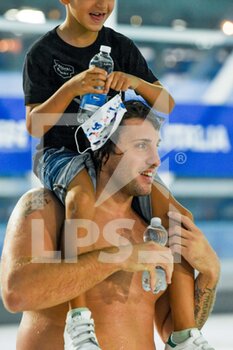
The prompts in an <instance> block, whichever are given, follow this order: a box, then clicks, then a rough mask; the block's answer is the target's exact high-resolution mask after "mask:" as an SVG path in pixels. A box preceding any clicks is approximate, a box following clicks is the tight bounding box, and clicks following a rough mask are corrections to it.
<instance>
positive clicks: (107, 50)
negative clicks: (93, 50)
mask: <svg viewBox="0 0 233 350" xmlns="http://www.w3.org/2000/svg"><path fill="white" fill-rule="evenodd" d="M100 51H101V52H106V53H110V52H111V47H110V46H105V45H101V46H100Z"/></svg>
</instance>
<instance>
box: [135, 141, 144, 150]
mask: <svg viewBox="0 0 233 350" xmlns="http://www.w3.org/2000/svg"><path fill="white" fill-rule="evenodd" d="M135 147H136V148H137V149H142V150H143V149H146V148H147V144H146V143H145V142H139V143H136V145H135Z"/></svg>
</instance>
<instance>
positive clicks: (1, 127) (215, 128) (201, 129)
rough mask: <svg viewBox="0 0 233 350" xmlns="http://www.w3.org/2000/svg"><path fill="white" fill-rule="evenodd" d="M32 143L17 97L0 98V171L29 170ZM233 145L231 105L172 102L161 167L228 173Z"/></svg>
mask: <svg viewBox="0 0 233 350" xmlns="http://www.w3.org/2000/svg"><path fill="white" fill-rule="evenodd" d="M31 144H32V140H31V137H30V136H29V135H28V133H27V131H26V128H25V107H24V103H23V100H22V98H2V99H0V176H6V175H10V176H18V175H23V174H25V173H26V172H28V171H30V170H31V167H32V164H31V163H32V162H31V159H32V151H31V150H32V147H31ZM232 144H233V108H232V107H225V106H206V105H187V104H186V105H177V106H176V107H175V109H174V111H173V113H172V114H171V115H170V116H169V118H167V117H166V122H165V124H164V126H163V128H162V143H161V148H160V155H161V158H162V165H161V170H169V171H172V172H173V173H174V174H175V175H177V176H180V177H212V178H219V177H223V178H227V177H228V178H230V177H232V174H233V152H232ZM163 168H164V169H163Z"/></svg>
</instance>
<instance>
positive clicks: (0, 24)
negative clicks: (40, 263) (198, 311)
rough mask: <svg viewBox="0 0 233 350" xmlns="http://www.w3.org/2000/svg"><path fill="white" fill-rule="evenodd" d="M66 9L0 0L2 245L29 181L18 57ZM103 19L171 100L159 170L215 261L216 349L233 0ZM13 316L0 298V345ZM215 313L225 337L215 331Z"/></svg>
mask: <svg viewBox="0 0 233 350" xmlns="http://www.w3.org/2000/svg"><path fill="white" fill-rule="evenodd" d="M64 16H65V9H64V6H62V5H61V4H60V3H59V1H58V0H50V1H47V0H34V1H33V2H32V1H29V0H8V1H5V2H3V1H1V2H0V253H1V250H2V245H3V241H4V235H5V228H6V223H7V221H8V218H9V215H10V214H11V211H12V209H13V207H14V206H15V204H16V202H17V200H18V199H19V197H20V196H21V194H23V193H24V192H25V191H26V190H28V189H29V188H31V187H32V186H34V185H35V180H34V178H33V176H32V174H31V158H32V154H31V149H32V140H31V138H30V137H29V136H28V134H27V132H26V129H25V114H24V103H23V92H22V66H23V60H24V56H25V54H26V52H27V50H28V48H29V47H30V45H31V44H32V43H33V42H34V41H35V40H36V39H37V38H38V37H39V36H41V35H43V34H44V33H45V32H46V31H48V30H49V29H52V28H53V27H55V26H56V25H58V24H59V23H61V22H62V20H63V19H64ZM108 25H109V26H111V27H113V28H114V29H116V30H117V31H119V32H121V33H123V34H125V35H127V36H128V37H130V38H131V39H133V40H134V41H135V43H136V44H137V45H138V47H139V48H140V50H141V52H142V53H143V55H144V56H145V58H146V60H147V62H148V64H149V66H150V67H151V69H152V70H153V72H154V73H155V75H156V76H157V77H158V78H159V80H160V81H161V82H162V83H163V85H165V86H166V87H167V88H168V89H169V91H170V92H171V94H172V95H173V96H174V98H175V100H176V107H175V110H174V111H173V113H172V114H171V115H170V117H169V122H166V123H165V125H164V128H163V136H164V142H163V144H162V146H161V155H162V160H163V163H162V168H161V176H162V177H163V178H164V180H165V181H166V182H167V183H168V184H169V185H170V187H171V189H172V191H173V193H174V194H175V196H176V197H177V198H178V199H179V200H180V201H181V202H182V203H183V204H184V205H185V206H187V207H188V208H189V209H190V210H191V211H192V212H193V214H194V217H195V219H196V222H197V224H198V225H199V227H200V228H201V229H203V231H204V232H205V234H206V236H207V238H208V240H209V241H210V242H211V244H212V245H213V247H214V249H215V250H216V252H217V254H218V255H219V257H220V259H221V264H222V275H221V280H220V284H219V288H218V294H217V301H216V305H215V308H214V312H213V315H212V316H211V318H210V321H209V322H208V325H207V326H206V332H207V333H208V332H209V334H211V337H212V339H217V340H216V341H217V342H218V341H219V343H218V344H219V345H218V347H217V346H216V343H215V344H214V343H213V345H214V346H216V349H219V350H228V349H232V348H233V337H232V334H231V333H230V330H232V329H233V316H232V315H233V272H232V271H233V152H232V144H233V2H232V0H221V1H219V0H195V1H187V0H177V1H176V2H174V0H163V1H158V0H143V1H142V0H128V1H125V0H118V1H116V10H115V12H114V14H113V15H112V16H111V18H110V19H109V20H108ZM20 317H21V315H20V314H17V315H12V314H9V313H8V312H7V311H6V310H5V309H4V307H3V305H2V303H1V300H0V336H1V339H3V340H1V341H3V343H4V339H5V343H4V346H3V347H2V348H3V349H4V350H8V349H9V350H12V349H14V348H15V346H14V345H11V343H12V344H14V341H15V333H16V328H17V323H18V322H19V320H20ZM220 321H221V322H224V329H225V330H226V332H228V329H229V334H228V336H226V335H225V334H221V332H220V333H219V329H220V328H221V327H223V326H222V325H219V326H216V324H217V323H216V322H220ZM218 324H219V323H218ZM219 334H220V335H219ZM2 337H3V338H2ZM211 337H209V339H211ZM226 338H227V339H226Z"/></svg>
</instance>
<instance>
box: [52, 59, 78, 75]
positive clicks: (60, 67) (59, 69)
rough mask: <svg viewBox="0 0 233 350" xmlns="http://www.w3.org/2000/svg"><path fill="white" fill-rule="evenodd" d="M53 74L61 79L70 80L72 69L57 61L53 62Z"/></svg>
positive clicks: (72, 73)
mask: <svg viewBox="0 0 233 350" xmlns="http://www.w3.org/2000/svg"><path fill="white" fill-rule="evenodd" d="M53 68H54V70H55V72H56V73H57V74H58V75H60V76H61V77H62V78H63V79H68V78H71V77H72V76H73V75H74V67H72V66H70V65H69V64H65V63H62V62H61V61H59V60H54V66H53Z"/></svg>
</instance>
